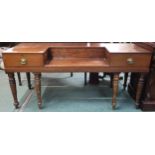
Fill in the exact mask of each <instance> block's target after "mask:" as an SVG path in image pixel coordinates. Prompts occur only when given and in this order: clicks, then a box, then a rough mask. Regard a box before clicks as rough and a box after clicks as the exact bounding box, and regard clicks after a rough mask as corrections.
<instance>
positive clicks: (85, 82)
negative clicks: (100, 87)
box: [84, 72, 87, 86]
mask: <svg viewBox="0 0 155 155" xmlns="http://www.w3.org/2000/svg"><path fill="white" fill-rule="evenodd" d="M84 85H85V86H86V85H87V72H85V73H84Z"/></svg>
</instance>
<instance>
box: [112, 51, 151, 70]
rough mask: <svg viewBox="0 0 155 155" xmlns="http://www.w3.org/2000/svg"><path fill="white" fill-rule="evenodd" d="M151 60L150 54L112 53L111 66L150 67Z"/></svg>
mask: <svg viewBox="0 0 155 155" xmlns="http://www.w3.org/2000/svg"><path fill="white" fill-rule="evenodd" d="M150 61H151V55H150V54H112V55H111V56H110V65H111V66H121V67H149V65H150Z"/></svg>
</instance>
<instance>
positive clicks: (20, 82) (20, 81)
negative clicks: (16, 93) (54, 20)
mask: <svg viewBox="0 0 155 155" xmlns="http://www.w3.org/2000/svg"><path fill="white" fill-rule="evenodd" d="M17 76H18V82H19V85H20V86H21V85H22V80H21V75H20V73H19V72H17Z"/></svg>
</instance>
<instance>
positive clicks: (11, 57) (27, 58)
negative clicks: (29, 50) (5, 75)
mask: <svg viewBox="0 0 155 155" xmlns="http://www.w3.org/2000/svg"><path fill="white" fill-rule="evenodd" d="M3 59H4V65H5V67H39V66H43V64H44V59H43V55H42V54H4V55H3Z"/></svg>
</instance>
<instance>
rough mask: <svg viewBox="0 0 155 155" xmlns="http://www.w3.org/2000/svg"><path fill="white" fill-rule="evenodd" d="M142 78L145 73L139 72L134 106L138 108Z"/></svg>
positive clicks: (142, 84) (142, 83)
mask: <svg viewBox="0 0 155 155" xmlns="http://www.w3.org/2000/svg"><path fill="white" fill-rule="evenodd" d="M144 78H145V74H144V73H141V75H140V78H139V81H138V86H137V92H136V108H139V106H140V98H141V95H142V90H143V86H144Z"/></svg>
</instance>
